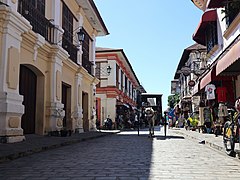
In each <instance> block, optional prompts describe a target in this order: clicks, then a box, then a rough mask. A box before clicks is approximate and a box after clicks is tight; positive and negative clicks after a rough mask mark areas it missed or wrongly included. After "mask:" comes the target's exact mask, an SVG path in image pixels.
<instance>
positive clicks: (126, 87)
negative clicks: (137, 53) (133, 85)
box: [125, 76, 128, 93]
mask: <svg viewBox="0 0 240 180" xmlns="http://www.w3.org/2000/svg"><path fill="white" fill-rule="evenodd" d="M127 92H128V79H127V76H125V93H127Z"/></svg>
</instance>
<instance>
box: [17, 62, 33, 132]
mask: <svg viewBox="0 0 240 180" xmlns="http://www.w3.org/2000/svg"><path fill="white" fill-rule="evenodd" d="M36 86H37V75H36V74H35V73H34V72H33V71H32V70H31V69H29V68H28V67H26V66H24V65H20V77H19V94H20V95H22V96H23V105H24V114H23V115H22V120H21V127H22V129H23V132H24V134H34V133H35V119H36Z"/></svg>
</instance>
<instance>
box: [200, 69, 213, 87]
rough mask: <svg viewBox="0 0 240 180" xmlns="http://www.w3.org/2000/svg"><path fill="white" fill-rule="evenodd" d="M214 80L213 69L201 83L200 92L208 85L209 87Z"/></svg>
mask: <svg viewBox="0 0 240 180" xmlns="http://www.w3.org/2000/svg"><path fill="white" fill-rule="evenodd" d="M212 79H213V69H211V70H210V71H209V72H208V73H207V74H206V75H205V76H204V77H203V78H202V79H201V82H200V90H201V89H203V88H204V87H205V86H206V85H208V84H209V83H210V82H211V81H212Z"/></svg>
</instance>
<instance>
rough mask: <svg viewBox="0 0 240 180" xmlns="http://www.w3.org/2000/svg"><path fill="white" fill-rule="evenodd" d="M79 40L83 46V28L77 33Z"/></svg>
mask: <svg viewBox="0 0 240 180" xmlns="http://www.w3.org/2000/svg"><path fill="white" fill-rule="evenodd" d="M77 38H78V41H79V43H80V45H81V44H82V43H83V41H84V32H83V29H82V28H80V29H79V31H78V32H77Z"/></svg>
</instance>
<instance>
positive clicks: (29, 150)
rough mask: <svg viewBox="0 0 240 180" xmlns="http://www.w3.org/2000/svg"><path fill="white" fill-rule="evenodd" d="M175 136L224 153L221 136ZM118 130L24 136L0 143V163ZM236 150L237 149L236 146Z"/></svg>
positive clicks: (180, 130)
mask: <svg viewBox="0 0 240 180" xmlns="http://www.w3.org/2000/svg"><path fill="white" fill-rule="evenodd" d="M171 131H173V132H174V133H176V134H179V135H183V136H185V137H188V138H191V139H194V140H197V141H199V142H201V141H205V145H207V146H210V147H212V148H214V149H216V150H219V151H221V152H224V146H223V142H222V136H218V137H215V135H214V134H203V133H199V132H198V131H191V130H190V131H189V130H185V129H184V128H173V129H171ZM119 132H120V131H118V130H112V131H103V130H102V131H96V132H86V133H80V134H76V133H75V134H72V136H67V137H54V136H40V135H35V134H32V135H26V140H25V141H23V142H20V143H14V144H1V143H0V163H1V162H5V161H9V160H13V159H16V158H19V157H23V156H27V155H30V154H33V153H38V152H41V151H46V150H49V149H53V148H57V147H60V146H65V145H70V144H74V143H78V142H81V141H85V140H88V139H93V138H98V137H103V136H107V135H111V134H115V133H119ZM236 148H237V149H239V147H238V145H236Z"/></svg>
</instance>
